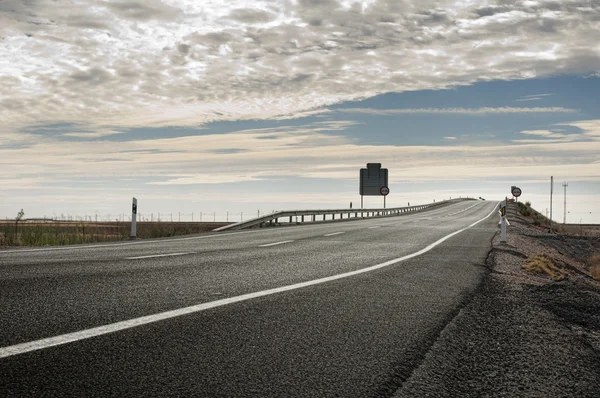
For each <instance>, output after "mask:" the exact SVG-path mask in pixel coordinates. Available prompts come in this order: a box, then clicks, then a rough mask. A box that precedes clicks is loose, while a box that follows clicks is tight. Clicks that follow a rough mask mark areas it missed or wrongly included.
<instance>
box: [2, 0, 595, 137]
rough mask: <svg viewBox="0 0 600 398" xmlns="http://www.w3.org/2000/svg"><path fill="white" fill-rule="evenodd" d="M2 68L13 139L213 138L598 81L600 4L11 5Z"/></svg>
mask: <svg viewBox="0 0 600 398" xmlns="http://www.w3.org/2000/svg"><path fill="white" fill-rule="evenodd" d="M0 53H1V54H2V56H1V57H0V121H1V122H2V125H3V126H4V129H6V127H7V126H9V127H10V129H13V130H14V129H16V128H19V127H23V126H27V125H35V124H48V123H59V122H78V123H82V122H83V123H85V124H87V125H90V126H95V127H97V128H98V129H106V128H110V127H114V126H120V127H125V126H129V127H132V126H157V125H199V124H203V123H206V122H208V121H214V120H231V119H244V118H272V117H275V116H278V115H279V116H282V115H289V114H294V113H296V112H300V111H306V110H310V109H314V108H320V107H323V106H326V105H328V104H332V103H336V102H340V101H344V100H348V99H359V98H366V97H369V96H373V95H375V94H378V93H384V92H397V91H403V90H420V89H425V88H441V87H448V86H453V85H460V84H466V83H470V82H475V81H481V80H492V79H520V78H531V77H535V76H544V75H549V74H555V73H571V74H587V73H590V74H595V73H598V71H600V3H599V2H597V1H591V0H588V1H585V0H560V1H545V0H540V1H519V0H505V1H460V2H454V1H432V0H419V1H401V0H388V1H385V0H381V1H351V0H344V1H336V0H298V1H292V0H282V1H271V2H268V1H260V0H252V1H243V0H228V1H219V2H217V1H213V2H208V1H191V0H164V1H160V0H144V1H142V0H139V1H102V0H79V1H71V0H69V1H67V0H53V1H50V0H35V1H22V0H2V1H0ZM104 131H105V130H104ZM100 134H102V133H100Z"/></svg>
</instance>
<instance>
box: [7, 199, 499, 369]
mask: <svg viewBox="0 0 600 398" xmlns="http://www.w3.org/2000/svg"><path fill="white" fill-rule="evenodd" d="M497 207H498V205H496V206H495V207H494V209H493V210H492V211H491V212H490V214H488V215H487V216H485V217H484V218H482V219H480V220H479V221H475V222H474V223H473V224H471V225H469V226H467V227H465V228H463V229H460V230H458V231H455V232H453V233H451V234H449V235H446V236H444V237H443V238H441V239H438V240H437V241H435V242H433V243H432V244H430V245H429V246H427V247H425V248H424V249H421V250H419V251H418V252H415V253H412V254H409V255H406V256H404V257H399V258H395V259H393V260H389V261H386V262H384V263H381V264H377V265H373V266H371V267H367V268H362V269H359V270H356V271H351V272H345V273H343V274H338V275H333V276H328V277H325V278H320V279H314V280H312V281H307V282H300V283H295V284H293V285H288V286H282V287H277V288H274V289H268V290H263V291H260V292H254V293H248V294H243V295H241V296H235V297H229V298H225V299H221V300H216V301H211V302H208V303H202V304H197V305H192V306H190V307H185V308H179V309H176V310H172V311H166V312H161V313H158V314H154V315H148V316H143V317H140V318H134V319H129V320H126V321H121V322H116V323H111V324H108V325H103V326H98V327H95V328H91V329H86V330H81V331H78V332H73V333H67V334H62V335H59V336H54V337H48V338H45V339H40V340H34V341H30V342H27V343H21V344H15V345H12V346H8V347H2V348H0V358H6V357H10V356H13V355H19V354H24V353H26V352H31V351H37V350H42V349H44V348H50V347H54V346H58V345H62V344H67V343H72V342H75V341H79V340H84V339H89V338H92V337H97V336H102V335H105V334H108V333H114V332H118V331H121V330H126V329H131V328H134V327H136V326H141V325H147V324H149V323H154V322H158V321H162V320H165V319H170V318H175V317H178V316H182V315H188V314H193V313H196V312H200V311H205V310H208V309H211V308H215V307H221V306H224V305H228V304H233V303H238V302H240V301H246V300H251V299H254V298H258V297H263V296H269V295H272V294H276V293H281V292H287V291H290V290H296V289H301V288H304V287H308V286H313V285H318V284H321V283H325V282H330V281H335V280H338V279H343V278H348V277H350V276H354V275H359V274H364V273H366V272H371V271H375V270H378V269H380V268H385V267H389V266H390V265H393V264H397V263H399V262H401V261H405V260H409V259H411V258H414V257H417V256H420V255H421V254H424V253H427V252H428V251H430V250H431V249H433V248H434V247H436V246H438V245H440V244H441V243H443V242H444V241H446V240H448V239H450V238H451V237H453V236H455V235H458V234H459V233H461V232H463V231H466V230H467V229H469V228H471V227H473V226H475V225H477V224H479V223H480V222H482V221H483V220H485V219H486V218H488V217H489V216H491V215H492V214H493V213H494V212H496V208H497Z"/></svg>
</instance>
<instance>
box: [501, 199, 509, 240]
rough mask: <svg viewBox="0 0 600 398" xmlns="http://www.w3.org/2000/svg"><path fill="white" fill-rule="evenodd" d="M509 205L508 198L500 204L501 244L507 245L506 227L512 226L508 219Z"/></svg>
mask: <svg viewBox="0 0 600 398" xmlns="http://www.w3.org/2000/svg"><path fill="white" fill-rule="evenodd" d="M507 204H508V198H506V199H504V202H500V211H499V212H498V213H500V222H499V223H498V224H500V242H501V243H506V227H507V226H509V225H510V223H509V222H508V220H507V218H506V205H507Z"/></svg>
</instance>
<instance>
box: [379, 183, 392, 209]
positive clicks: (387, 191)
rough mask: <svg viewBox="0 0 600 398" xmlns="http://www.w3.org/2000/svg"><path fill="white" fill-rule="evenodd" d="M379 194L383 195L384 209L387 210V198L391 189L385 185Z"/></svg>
mask: <svg viewBox="0 0 600 398" xmlns="http://www.w3.org/2000/svg"><path fill="white" fill-rule="evenodd" d="M379 193H380V194H381V195H383V208H384V209H385V197H386V196H388V194H389V193H390V189H389V188H388V187H386V186H385V185H384V186H382V187H381V188H379Z"/></svg>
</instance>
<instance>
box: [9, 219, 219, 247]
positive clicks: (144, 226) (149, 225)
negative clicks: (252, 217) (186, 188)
mask: <svg viewBox="0 0 600 398" xmlns="http://www.w3.org/2000/svg"><path fill="white" fill-rule="evenodd" d="M227 224H229V223H218V222H217V223H210V222H195V223H193V222H181V223H180V222H138V223H137V238H139V239H148V238H163V237H169V236H179V235H189V234H196V233H202V232H208V231H212V230H213V229H215V228H218V227H220V226H223V225H227ZM130 232H131V223H129V222H116V221H115V222H69V221H45V222H44V221H41V222H31V221H27V220H23V219H22V218H21V219H18V220H17V219H15V220H13V221H10V220H9V221H0V247H3V246H4V247H6V246H62V245H74V244H81V243H95V242H113V241H120V240H125V239H129V234H130Z"/></svg>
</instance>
